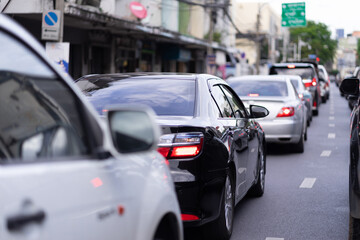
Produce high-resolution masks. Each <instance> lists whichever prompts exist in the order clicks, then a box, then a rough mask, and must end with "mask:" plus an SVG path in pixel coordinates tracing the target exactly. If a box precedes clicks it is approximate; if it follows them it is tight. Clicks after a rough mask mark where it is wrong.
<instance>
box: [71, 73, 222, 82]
mask: <svg viewBox="0 0 360 240" xmlns="http://www.w3.org/2000/svg"><path fill="white" fill-rule="evenodd" d="M129 78H131V79H162V78H167V79H188V80H195V79H198V78H217V77H215V76H212V75H209V74H195V73H157V72H133V73H111V74H90V75H85V76H82V77H80V78H79V79H77V80H75V81H76V82H77V81H81V80H85V79H86V80H88V81H90V82H91V81H101V80H103V81H118V80H122V79H129Z"/></svg>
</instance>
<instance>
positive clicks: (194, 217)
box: [181, 214, 200, 221]
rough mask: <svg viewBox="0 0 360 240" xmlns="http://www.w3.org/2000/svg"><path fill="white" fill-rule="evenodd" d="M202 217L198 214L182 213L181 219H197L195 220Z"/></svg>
mask: <svg viewBox="0 0 360 240" xmlns="http://www.w3.org/2000/svg"><path fill="white" fill-rule="evenodd" d="M199 219H200V218H199V217H198V216H196V215H192V214H181V220H183V221H195V220H199Z"/></svg>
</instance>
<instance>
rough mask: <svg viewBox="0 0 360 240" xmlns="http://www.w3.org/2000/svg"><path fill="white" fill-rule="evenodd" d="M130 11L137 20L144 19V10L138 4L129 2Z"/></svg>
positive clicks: (145, 13) (145, 12)
mask: <svg viewBox="0 0 360 240" xmlns="http://www.w3.org/2000/svg"><path fill="white" fill-rule="evenodd" d="M130 11H131V12H132V14H134V15H135V16H136V17H137V18H140V19H144V18H146V16H147V11H146V8H145V7H144V6H143V5H142V4H141V3H139V2H131V3H130Z"/></svg>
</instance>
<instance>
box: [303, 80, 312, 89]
mask: <svg viewBox="0 0 360 240" xmlns="http://www.w3.org/2000/svg"><path fill="white" fill-rule="evenodd" d="M304 85H305V87H306V88H309V87H311V86H312V84H311V81H309V82H304Z"/></svg>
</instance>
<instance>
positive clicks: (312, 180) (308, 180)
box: [299, 178, 316, 188]
mask: <svg viewBox="0 0 360 240" xmlns="http://www.w3.org/2000/svg"><path fill="white" fill-rule="evenodd" d="M315 181H316V178H305V179H304V181H303V182H302V183H301V185H300V187H299V188H312V187H313V186H314V183H315Z"/></svg>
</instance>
